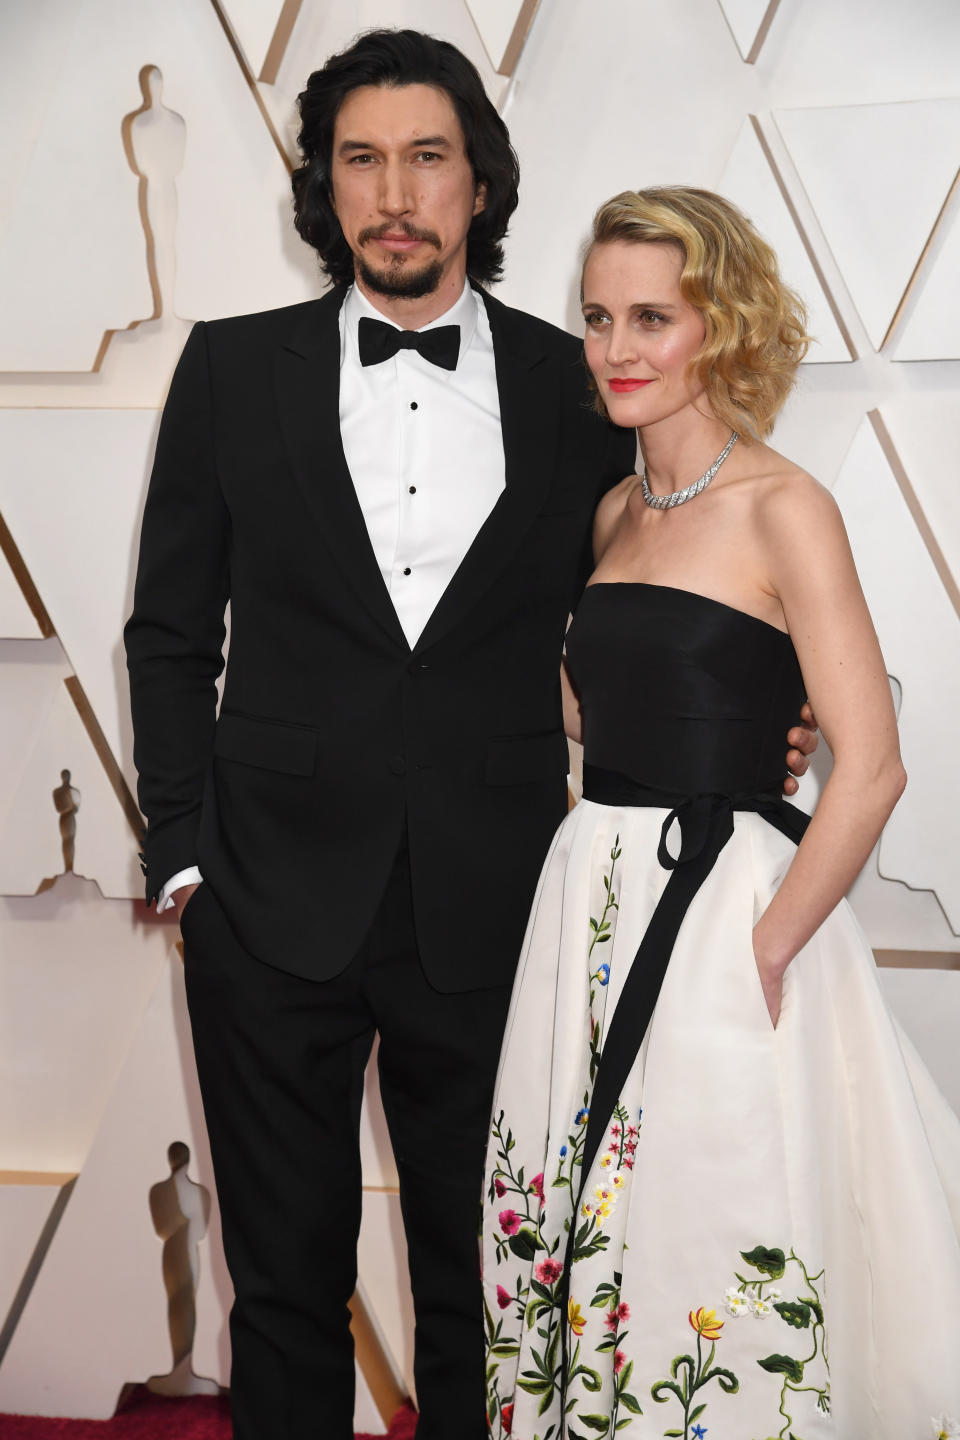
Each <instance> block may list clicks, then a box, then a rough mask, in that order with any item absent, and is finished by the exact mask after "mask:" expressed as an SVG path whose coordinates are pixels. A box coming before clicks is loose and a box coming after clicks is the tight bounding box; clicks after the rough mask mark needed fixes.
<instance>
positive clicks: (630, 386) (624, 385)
mask: <svg viewBox="0 0 960 1440" xmlns="http://www.w3.org/2000/svg"><path fill="white" fill-rule="evenodd" d="M608 384H609V386H610V389H611V390H612V391H613V392H614V394H616V395H628V394H629V393H630V391H631V390H642V389H643V387H644V385H652V384H653V381H652V380H610V381H608Z"/></svg>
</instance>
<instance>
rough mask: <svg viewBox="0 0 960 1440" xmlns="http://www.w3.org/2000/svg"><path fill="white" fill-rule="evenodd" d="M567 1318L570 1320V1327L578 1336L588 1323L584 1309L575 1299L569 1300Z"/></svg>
mask: <svg viewBox="0 0 960 1440" xmlns="http://www.w3.org/2000/svg"><path fill="white" fill-rule="evenodd" d="M567 1319H568V1320H569V1322H570V1329H571V1330H572V1331H573V1333H574V1335H576V1336H578V1337H579V1336H580V1335H582V1334H583V1327H584V1325H586V1323H587V1321H586V1317H585V1315H584V1313H583V1311H582V1310H581V1309H580V1306H579V1305H577V1304H576V1302H575V1301H573V1300H568V1301H567Z"/></svg>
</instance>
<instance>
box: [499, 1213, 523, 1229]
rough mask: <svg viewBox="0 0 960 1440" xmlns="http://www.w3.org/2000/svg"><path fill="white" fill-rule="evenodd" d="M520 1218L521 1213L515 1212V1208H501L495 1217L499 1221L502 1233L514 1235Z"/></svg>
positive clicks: (518, 1227) (518, 1226)
mask: <svg viewBox="0 0 960 1440" xmlns="http://www.w3.org/2000/svg"><path fill="white" fill-rule="evenodd" d="M522 1218H523V1217H522V1216H521V1215H518V1214H517V1212H516V1210H501V1211H500V1214H499V1215H498V1216H497V1219H498V1220H499V1221H500V1229H501V1230H502V1231H503V1233H504V1235H516V1233H517V1231H518V1230H519V1229H520V1221H521V1220H522Z"/></svg>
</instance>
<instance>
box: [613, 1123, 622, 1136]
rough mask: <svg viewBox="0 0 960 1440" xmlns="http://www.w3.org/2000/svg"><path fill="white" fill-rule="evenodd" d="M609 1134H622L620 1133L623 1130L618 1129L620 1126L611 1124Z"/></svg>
mask: <svg viewBox="0 0 960 1440" xmlns="http://www.w3.org/2000/svg"><path fill="white" fill-rule="evenodd" d="M610 1134H611V1135H622V1134H623V1131H622V1130H621V1129H620V1126H619V1125H611V1126H610Z"/></svg>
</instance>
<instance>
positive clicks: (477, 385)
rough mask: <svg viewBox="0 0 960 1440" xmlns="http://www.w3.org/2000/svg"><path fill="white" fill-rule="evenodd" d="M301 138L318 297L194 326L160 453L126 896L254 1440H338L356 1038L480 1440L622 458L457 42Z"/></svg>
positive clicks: (308, 102)
mask: <svg viewBox="0 0 960 1440" xmlns="http://www.w3.org/2000/svg"><path fill="white" fill-rule="evenodd" d="M300 108H301V118H302V131H301V135H300V145H301V149H302V152H303V164H302V166H301V167H300V169H299V170H298V171H297V172H296V173H295V175H294V195H295V211H296V222H297V226H298V229H299V231H300V233H301V235H302V236H303V237H304V238H305V239H306V240H307V241H308V242H309V243H310V244H312V245H313V246H314V247H315V248H316V249H317V250H318V253H319V255H320V258H321V262H322V264H323V266H324V268H325V270H326V272H327V274H328V275H329V277H330V278H331V280H332V281H333V288H332V289H330V290H329V292H328V293H327V294H325V295H324V296H323V298H322V299H320V300H317V301H312V302H309V303H308V304H305V305H298V306H293V307H291V308H288V309H283V310H277V311H270V312H266V313H264V314H259V315H251V316H245V317H242V318H238V319H233V320H222V321H216V322H213V323H211V324H208V325H205V324H203V323H199V324H197V325H196V326H195V327H194V329H193V331H192V333H191V335H190V338H189V339H188V341H187V345H186V348H185V350H184V353H183V356H182V358H181V360H180V363H179V366H178V368H177V371H176V374H175V376H174V379H173V382H172V385H171V390H170V395H169V399H168V401H167V405H166V409H165V411H164V416H163V421H162V425H161V429H160V436H159V440H158V445H157V455H156V463H155V467H154V472H153V476H152V479H151V483H150V490H149V495H148V499H147V505H146V510H145V514H144V520H143V534H142V541H141V551H140V562H139V570H138V576H137V587H136V598H135V605H134V612H133V615H132V617H131V619H130V621H129V623H128V625H127V628H126V642H127V651H128V661H129V668H130V676H131V694H132V705H133V715H134V725H135V733H136V762H137V767H138V770H139V774H140V791H139V793H140V802H141V806H142V808H143V811H144V814H145V815H146V816H147V818H148V832H147V840H146V864H145V869H146V876H147V896H148V899H150V898H153V897H157V898H158V900H159V903H160V905H161V907H162V906H163V905H164V904H165V903H168V902H169V903H172V904H175V905H176V906H177V909H178V911H179V913H180V917H181V924H182V929H183V935H184V944H185V965H186V981H187V993H188V999H189V1004H190V1015H191V1022H192V1026H193V1034H194V1043H195V1048H196V1056H197V1065H198V1070H199V1075H200V1084H201V1089H202V1093H203V1101H204V1108H205V1113H206V1118H207V1124H208V1128H209V1132H210V1141H211V1146H212V1151H213V1157H214V1165H215V1170H216V1178H217V1189H218V1194H219V1199H220V1205H221V1211H222V1217H223V1235H224V1244H225V1249H226V1254H227V1260H228V1263H229V1266H230V1271H231V1275H232V1277H233V1281H234V1285H235V1289H236V1303H235V1306H234V1309H233V1312H232V1315H231V1336H232V1343H233V1377H232V1403H233V1413H234V1433H235V1435H236V1436H237V1440H294V1437H298V1440H299V1437H306V1436H323V1437H325V1440H347V1437H349V1436H352V1418H353V1354H352V1346H351V1342H350V1337H349V1331H348V1312H347V1301H348V1299H349V1297H350V1295H351V1293H352V1291H353V1288H354V1284H355V1280H356V1241H357V1232H358V1228H359V1222H360V1205H361V1177H360V1159H359V1148H358V1120H359V1108H360V1099H361V1093H362V1085H363V1072H364V1066H365V1062H366V1060H367V1057H368V1055H369V1052H370V1049H371V1045H372V1041H373V1037H374V1034H375V1033H376V1032H379V1035H380V1047H379V1066H380V1083H381V1090H382V1095H383V1103H384V1109H385V1112H386V1117H387V1121H388V1124H389V1127H390V1134H391V1139H392V1142H393V1147H394V1152H395V1156H396V1162H397V1169H398V1173H399V1177H400V1195H401V1204H402V1210H403V1218H404V1225H405V1228H406V1236H407V1245H408V1251H409V1261H410V1272H411V1280H412V1286H413V1293H414V1301H415V1307H416V1317H417V1329H416V1358H415V1373H416V1382H417V1395H418V1401H419V1405H420V1422H419V1429H418V1436H419V1437H420V1440H481V1437H482V1436H483V1435H484V1434H485V1433H486V1427H485V1423H484V1401H483V1333H482V1324H481V1302H480V1288H479V1277H478V1260H477V1244H476V1219H477V1210H478V1202H479V1196H480V1189H481V1182H482V1166H483V1148H484V1143H485V1139H486V1132H487V1124H488V1119H489V1107H490V1102H491V1095H492V1088H493V1081H494V1076H495V1071H496V1066H497V1057H498V1051H499V1045H500V1040H501V1036H502V1031H503V1026H504V1020H505V1016H506V1010H507V1004H508V1000H509V994H510V985H511V980H512V976H513V971H514V967H515V964H516V959H517V956H518V953H519V949H520V945H521V941H522V937H523V930H524V925H525V921H526V916H527V911H528V907H529V905H530V901H531V899H532V896H533V891H534V887H535V883H536V878H537V874H538V872H539V868H540V865H541V863H542V860H543V856H544V854H545V852H546V849H547V846H548V843H549V840H550V836H551V834H552V832H553V830H554V829H555V827H556V825H557V824H558V822H559V821H560V820H561V819H562V817H563V814H564V812H565V808H566V793H567V792H566V772H567V749H566V743H565V740H564V735H563V729H562V721H561V706H560V686H559V673H558V672H559V658H560V653H561V648H562V643H563V634H564V627H565V623H566V620H567V616H568V612H569V610H570V608H571V606H572V605H573V603H574V601H575V598H576V595H577V593H578V589H579V587H580V585H581V584H582V582H583V579H584V577H585V574H586V573H587V571H588V569H589V531H590V521H591V516H592V513H593V510H594V507H595V504H596V501H597V499H598V497H599V496H600V495H601V494H602V493H603V492H604V491H605V490H606V489H607V488H608V487H609V486H611V485H612V484H614V483H616V482H617V481H619V480H620V479H621V478H622V477H623V476H624V475H626V474H629V473H630V472H631V471H632V470H633V468H634V465H633V461H634V438H633V436H632V435H631V434H628V433H624V432H618V431H616V430H614V429H613V428H612V427H610V426H608V425H606V424H605V423H604V422H602V421H601V420H600V419H599V418H598V417H597V416H596V415H595V414H594V413H592V411H591V409H590V407H589V404H588V403H587V396H586V384H585V372H584V370H583V366H582V362H581V347H580V345H579V342H577V341H576V340H574V339H573V338H571V337H570V336H569V335H567V334H565V333H563V332H561V331H559V330H556V329H554V328H553V327H552V326H550V325H547V324H545V323H543V322H542V321H539V320H537V319H534V318H533V317H531V316H529V315H525V314H522V313H521V312H519V311H515V310H510V309H507V308H506V307H505V306H503V305H501V304H499V303H498V302H497V301H496V300H494V299H493V298H492V297H491V296H490V295H489V294H488V293H487V291H486V289H485V288H483V287H485V286H486V285H488V284H489V283H491V282H492V281H494V280H496V279H497V278H498V276H499V274H500V270H501V264H502V247H501V241H502V239H503V237H504V235H505V233H506V229H507V223H508V221H509V218H510V216H511V214H512V212H513V210H514V208H515V205H516V200H517V167H516V157H515V156H514V154H513V151H512V149H511V148H510V143H509V137H508V135H507V132H506V129H505V127H504V125H503V122H502V121H501V119H500V117H499V116H498V115H497V113H496V111H495V109H494V108H493V107H492V106H491V105H490V103H489V101H488V100H487V98H486V96H485V94H484V91H483V86H482V83H481V81H480V77H479V75H478V74H477V72H476V71H475V69H474V68H473V66H472V65H471V64H470V63H469V61H467V60H466V59H465V57H464V56H463V55H461V54H460V52H459V51H457V50H456V49H454V47H452V46H451V45H448V44H446V43H444V42H442V41H437V40H434V39H432V38H430V37H427V36H424V35H421V34H419V33H417V32H413V31H381V32H373V33H370V34H367V35H365V36H362V37H361V38H360V39H359V40H358V41H357V42H356V43H355V44H354V45H353V46H352V47H351V48H350V49H349V50H347V51H345V52H344V53H342V54H340V55H336V56H334V57H333V58H332V59H331V60H329V61H328V62H327V64H326V65H325V66H324V67H323V69H321V70H319V71H317V72H316V73H315V74H314V75H312V76H311V77H310V80H309V82H308V84H307V88H306V90H305V91H304V93H303V95H301V97H300ZM548 234H549V217H548V216H547V217H544V235H545V237H546V236H547V235H548ZM228 600H229V602H230V607H231V639H230V658H229V665H228V668H227V674H226V680H225V686H224V693H223V702H222V707H221V709H220V713H219V718H218V716H217V709H216V691H215V681H216V679H217V677H218V675H219V673H220V671H221V669H222V666H223V659H222V653H221V651H222V646H223V641H224V633H225V632H224V610H225V606H226V604H227V602H228ZM793 739H794V740H796V741H799V743H800V745H801V746H802V748H804V749H807V748H809V747H810V745H811V738H804V732H797V733H795V734H793ZM812 743H815V737H814V738H813V739H812ZM794 762H795V763H794V768H795V769H797V770H798V772H800V771H802V769H803V768H804V765H805V761H804V760H803V757H802V756H799V755H795V756H794ZM201 877H202V883H201Z"/></svg>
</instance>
